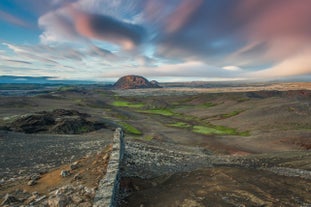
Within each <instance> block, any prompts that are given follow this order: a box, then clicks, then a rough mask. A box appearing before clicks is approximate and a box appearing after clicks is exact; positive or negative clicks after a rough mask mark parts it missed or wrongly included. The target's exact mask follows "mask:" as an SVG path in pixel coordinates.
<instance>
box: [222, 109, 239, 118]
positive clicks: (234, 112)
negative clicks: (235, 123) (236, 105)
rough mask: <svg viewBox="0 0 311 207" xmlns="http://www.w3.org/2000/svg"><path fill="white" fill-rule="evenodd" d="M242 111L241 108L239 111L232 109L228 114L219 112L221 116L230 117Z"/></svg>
mask: <svg viewBox="0 0 311 207" xmlns="http://www.w3.org/2000/svg"><path fill="white" fill-rule="evenodd" d="M242 112H243V111H242V110H240V111H232V112H230V113H228V114H221V115H220V116H221V118H225V119H226V118H230V117H233V116H236V115H239V114H240V113H242Z"/></svg>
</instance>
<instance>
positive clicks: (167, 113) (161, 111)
mask: <svg viewBox="0 0 311 207" xmlns="http://www.w3.org/2000/svg"><path fill="white" fill-rule="evenodd" d="M140 112H143V113H148V114H158V115H162V116H173V115H175V113H174V112H172V111H171V110H169V109H150V110H143V111H140Z"/></svg>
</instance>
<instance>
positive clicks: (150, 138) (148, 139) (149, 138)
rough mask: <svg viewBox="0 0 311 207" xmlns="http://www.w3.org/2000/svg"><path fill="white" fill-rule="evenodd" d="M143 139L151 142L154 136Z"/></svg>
mask: <svg viewBox="0 0 311 207" xmlns="http://www.w3.org/2000/svg"><path fill="white" fill-rule="evenodd" d="M143 139H144V140H146V141H151V140H152V139H153V136H151V135H149V136H145V137H144V138H143Z"/></svg>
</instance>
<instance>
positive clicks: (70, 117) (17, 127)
mask: <svg viewBox="0 0 311 207" xmlns="http://www.w3.org/2000/svg"><path fill="white" fill-rule="evenodd" d="M88 117H90V115H88V114H85V113H80V112H78V111H75V110H65V109H55V110H53V111H51V112H47V111H41V112H37V113H34V114H26V115H22V116H20V117H18V118H16V119H15V120H13V121H12V122H11V123H7V125H6V126H3V127H2V129H7V130H10V131H16V132H24V133H38V132H51V133H56V134H81V133H86V132H91V131H95V130H98V129H101V128H105V127H106V125H105V123H102V122H96V121H90V120H88Z"/></svg>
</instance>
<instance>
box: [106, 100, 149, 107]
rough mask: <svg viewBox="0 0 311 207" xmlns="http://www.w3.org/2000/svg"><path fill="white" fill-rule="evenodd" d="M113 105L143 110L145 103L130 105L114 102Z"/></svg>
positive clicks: (124, 102)
mask: <svg viewBox="0 0 311 207" xmlns="http://www.w3.org/2000/svg"><path fill="white" fill-rule="evenodd" d="M112 105H113V106H116V107H129V108H141V107H143V106H144V104H143V103H130V102H128V101H114V102H113V103H112Z"/></svg>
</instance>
